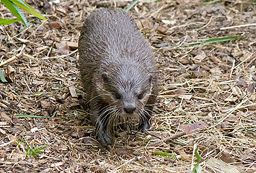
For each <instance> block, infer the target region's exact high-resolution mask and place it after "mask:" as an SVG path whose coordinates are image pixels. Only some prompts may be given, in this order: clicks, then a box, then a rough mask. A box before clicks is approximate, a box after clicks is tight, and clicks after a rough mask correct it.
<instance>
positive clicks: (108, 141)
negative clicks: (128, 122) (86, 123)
mask: <svg viewBox="0 0 256 173" xmlns="http://www.w3.org/2000/svg"><path fill="white" fill-rule="evenodd" d="M96 138H97V140H98V141H99V143H100V144H101V145H102V146H103V147H107V146H108V145H112V143H113V137H112V136H111V135H109V134H108V133H106V132H103V131H102V132H98V134H97V135H96Z"/></svg>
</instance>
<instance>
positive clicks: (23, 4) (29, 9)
mask: <svg viewBox="0 0 256 173" xmlns="http://www.w3.org/2000/svg"><path fill="white" fill-rule="evenodd" d="M11 1H12V2H13V3H14V4H15V5H17V7H19V8H20V9H22V10H24V11H26V12H28V13H29V14H32V15H34V16H35V17H37V18H39V19H42V20H46V18H45V17H44V16H43V15H42V14H41V13H39V12H38V11H37V10H35V9H34V8H33V7H31V6H30V5H28V4H27V3H26V2H25V1H23V0H11Z"/></svg>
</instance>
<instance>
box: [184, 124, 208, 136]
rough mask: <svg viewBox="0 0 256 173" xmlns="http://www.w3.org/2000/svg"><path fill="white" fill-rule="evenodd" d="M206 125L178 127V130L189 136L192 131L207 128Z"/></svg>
mask: <svg viewBox="0 0 256 173" xmlns="http://www.w3.org/2000/svg"><path fill="white" fill-rule="evenodd" d="M207 127H208V125H207V124H205V123H204V122H197V123H193V124H184V125H181V126H180V129H181V130H182V131H183V132H185V133H186V134H191V133H193V132H194V131H198V130H202V129H205V128H207Z"/></svg>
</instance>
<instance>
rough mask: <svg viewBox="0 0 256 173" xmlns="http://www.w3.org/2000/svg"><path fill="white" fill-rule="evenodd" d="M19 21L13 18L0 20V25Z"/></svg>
mask: <svg viewBox="0 0 256 173" xmlns="http://www.w3.org/2000/svg"><path fill="white" fill-rule="evenodd" d="M17 21H19V19H17V18H15V19H2V18H0V25H9V24H12V23H14V22H17Z"/></svg>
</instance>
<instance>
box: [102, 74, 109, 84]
mask: <svg viewBox="0 0 256 173" xmlns="http://www.w3.org/2000/svg"><path fill="white" fill-rule="evenodd" d="M101 77H102V79H103V81H104V82H106V83H107V82H108V81H109V79H108V74H107V73H106V72H104V73H102V75H101Z"/></svg>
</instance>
